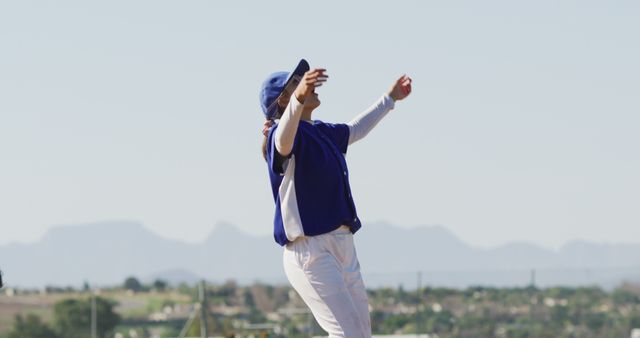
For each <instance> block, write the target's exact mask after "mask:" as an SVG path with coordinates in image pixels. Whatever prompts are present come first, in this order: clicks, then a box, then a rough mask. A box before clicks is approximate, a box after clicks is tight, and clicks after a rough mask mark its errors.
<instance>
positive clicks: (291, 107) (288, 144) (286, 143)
mask: <svg viewBox="0 0 640 338" xmlns="http://www.w3.org/2000/svg"><path fill="white" fill-rule="evenodd" d="M302 107H304V104H302V103H300V101H298V99H297V98H296V96H295V94H292V95H291V99H290V100H289V104H288V105H287V108H285V110H284V112H283V113H282V117H280V122H278V129H276V132H275V133H276V134H275V137H276V139H275V144H276V149H277V150H278V152H279V153H280V154H281V155H282V156H289V154H291V151H292V150H293V141H294V140H295V138H296V132H297V131H298V124H299V123H300V117H301V116H302Z"/></svg>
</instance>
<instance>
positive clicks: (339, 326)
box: [283, 233, 371, 338]
mask: <svg viewBox="0 0 640 338" xmlns="http://www.w3.org/2000/svg"><path fill="white" fill-rule="evenodd" d="M349 236H351V234H350V233H349ZM341 237H345V236H341ZM336 241H337V238H336V237H334V236H333V234H332V233H329V234H325V235H320V236H314V237H305V238H300V239H298V240H296V241H294V242H293V243H289V244H287V246H286V247H285V250H284V254H283V261H284V268H285V273H286V275H287V278H288V279H289V282H290V283H291V285H292V286H293V287H294V289H295V290H296V291H297V292H298V294H300V296H301V297H302V299H303V300H304V302H305V303H306V304H307V306H309V308H310V309H311V312H312V313H313V316H314V317H315V318H316V320H317V321H318V324H320V326H321V327H322V328H323V329H324V330H325V331H327V333H329V337H344V338H369V337H371V327H370V324H369V312H368V304H366V291H364V289H363V288H362V290H361V291H359V292H358V291H357V289H358V285H362V286H363V284H362V283H361V282H360V283H358V282H357V279H354V278H353V274H352V273H348V275H349V276H345V272H344V269H343V266H342V264H341V263H342V261H343V258H344V257H345V254H344V253H343V252H342V251H343V250H342V248H344V242H345V241H341V240H338V242H340V243H336ZM351 243H353V242H351ZM351 245H353V244H351ZM336 254H337V255H336ZM346 256H350V254H347V255H346ZM352 267H353V266H352ZM358 276H359V271H358ZM346 277H348V278H346ZM348 280H355V281H356V282H349V281H348ZM360 281H361V278H360ZM351 289H353V290H351ZM354 290H356V292H354ZM363 294H364V299H365V304H366V316H365V317H364V318H362V316H363V315H362V312H363V309H364V307H363V302H362V299H363V298H362V295H363ZM352 295H357V298H356V299H354V298H353V296H352ZM354 300H355V301H354ZM365 323H366V325H367V326H365Z"/></svg>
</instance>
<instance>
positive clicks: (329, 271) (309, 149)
mask: <svg viewBox="0 0 640 338" xmlns="http://www.w3.org/2000/svg"><path fill="white" fill-rule="evenodd" d="M327 79H328V75H327V72H326V70H325V69H322V68H315V69H309V64H308V63H307V61H305V60H301V61H300V62H299V63H298V65H297V67H296V68H295V69H294V71H293V72H291V73H289V72H276V73H273V74H271V75H270V76H269V77H268V78H267V79H266V81H265V82H264V83H263V84H262V88H261V92H260V103H261V107H262V111H263V113H264V115H265V117H266V122H265V124H264V128H263V134H264V136H265V139H264V142H263V156H264V157H265V160H266V161H267V164H268V167H269V178H270V180H271V188H272V191H273V198H274V200H275V204H276V210H275V217H274V238H275V240H276V242H277V243H278V244H280V245H282V246H284V254H283V263H284V270H285V274H286V275H287V278H288V280H289V282H290V283H291V285H292V286H293V288H294V289H295V290H296V291H297V292H298V294H299V295H300V297H301V298H302V299H303V300H304V302H305V303H306V304H307V306H308V307H309V308H310V309H311V312H312V313H313V316H314V317H315V319H316V320H317V322H318V324H320V326H321V327H322V328H323V329H324V330H325V331H327V333H328V334H329V337H348V338H369V337H371V323H370V319H369V304H368V300H367V293H366V289H365V286H364V283H363V280H362V276H361V274H360V264H359V263H358V258H357V256H356V250H355V247H354V243H353V234H354V233H356V232H357V231H358V229H360V227H361V223H360V219H359V218H358V214H357V212H356V207H355V204H354V202H353V197H352V195H351V188H350V186H349V170H348V168H347V162H346V161H345V155H346V153H347V148H348V147H349V145H351V144H353V143H354V142H357V141H358V140H360V139H362V138H363V137H365V136H366V135H367V134H368V133H369V131H371V130H372V129H373V128H374V127H375V126H376V124H377V123H378V122H379V121H380V120H381V119H382V118H383V117H384V116H385V115H386V114H387V113H388V112H389V111H390V110H391V109H393V107H394V104H395V102H397V101H400V100H403V99H404V98H406V97H407V96H408V95H409V94H410V93H411V78H409V77H408V76H406V75H403V76H401V77H400V78H399V79H398V80H397V81H396V82H395V83H394V84H393V85H392V86H391V88H390V89H389V90H388V91H387V92H386V93H385V94H384V95H383V96H382V97H381V98H380V99H378V100H377V101H376V102H375V103H374V104H373V105H372V106H371V107H369V108H368V109H367V110H365V111H364V112H362V113H361V114H359V115H358V116H356V117H355V118H354V119H353V120H352V121H351V122H349V123H346V124H344V123H337V124H333V123H326V122H322V121H320V120H313V119H312V113H313V111H314V110H315V109H316V108H318V106H320V100H319V98H318V94H317V93H316V89H317V88H318V87H320V86H322V85H323V84H324V83H325V82H326V81H327Z"/></svg>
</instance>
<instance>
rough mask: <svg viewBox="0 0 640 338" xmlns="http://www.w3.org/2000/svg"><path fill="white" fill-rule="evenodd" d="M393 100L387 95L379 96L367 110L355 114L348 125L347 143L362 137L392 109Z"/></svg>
mask: <svg viewBox="0 0 640 338" xmlns="http://www.w3.org/2000/svg"><path fill="white" fill-rule="evenodd" d="M394 105H395V102H394V101H393V99H392V98H391V97H390V96H389V95H385V96H383V97H381V98H380V99H379V100H378V101H376V102H375V103H374V104H373V105H372V106H371V107H369V108H368V109H367V110H365V111H363V112H362V113H360V114H359V115H358V116H356V117H355V118H354V119H353V120H351V122H349V123H347V125H348V126H349V145H351V144H353V143H355V142H356V141H358V140H360V139H362V138H364V137H365V136H367V134H369V132H370V131H371V130H372V129H373V127H375V126H376V125H377V124H378V122H380V120H382V118H383V117H385V115H387V113H388V112H389V111H390V110H391V109H393V107H394Z"/></svg>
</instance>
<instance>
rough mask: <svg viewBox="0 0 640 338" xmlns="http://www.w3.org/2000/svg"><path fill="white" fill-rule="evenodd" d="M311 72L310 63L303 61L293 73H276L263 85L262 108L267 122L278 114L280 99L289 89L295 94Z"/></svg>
mask: <svg viewBox="0 0 640 338" xmlns="http://www.w3.org/2000/svg"><path fill="white" fill-rule="evenodd" d="M308 70H309V63H308V62H307V61H306V60H305V59H302V60H300V62H298V65H297V66H296V68H295V69H294V70H293V72H291V73H289V72H275V73H273V74H271V75H269V77H267V79H266V80H265V81H264V82H263V83H262V87H261V88H260V107H261V108H262V113H263V114H264V116H265V117H266V118H267V120H271V119H273V118H274V117H275V116H276V114H277V113H278V104H277V103H278V97H279V96H280V94H282V92H283V91H284V90H285V89H287V91H288V92H290V93H291V94H293V90H295V87H297V86H298V83H300V79H302V76H303V75H304V73H306V72H307V71H308Z"/></svg>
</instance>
